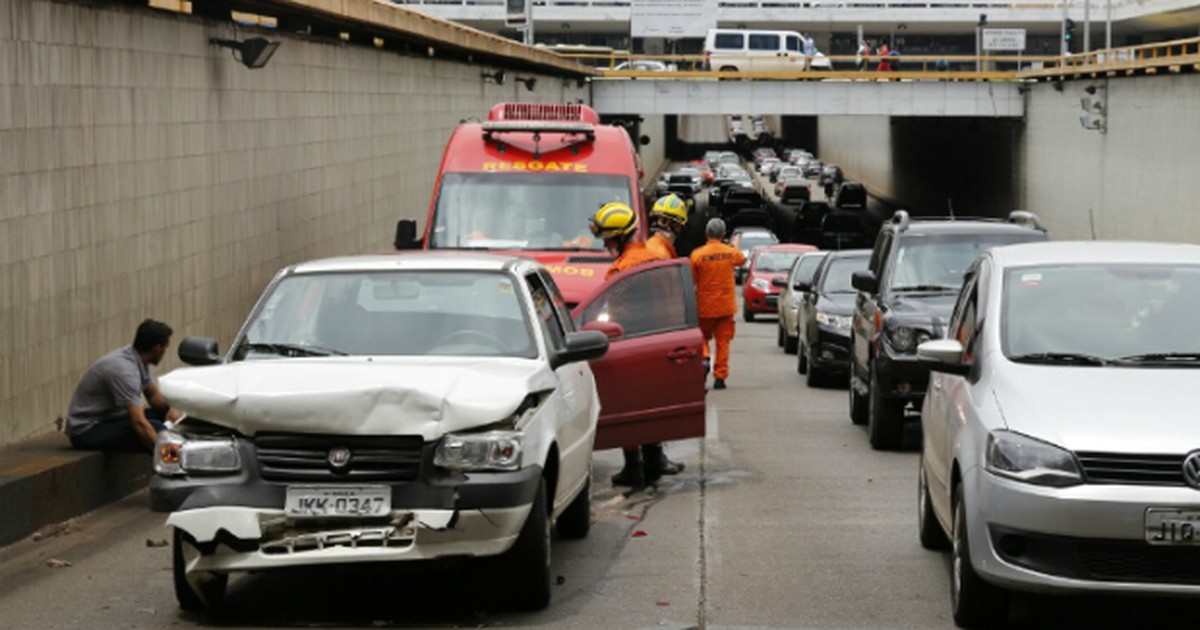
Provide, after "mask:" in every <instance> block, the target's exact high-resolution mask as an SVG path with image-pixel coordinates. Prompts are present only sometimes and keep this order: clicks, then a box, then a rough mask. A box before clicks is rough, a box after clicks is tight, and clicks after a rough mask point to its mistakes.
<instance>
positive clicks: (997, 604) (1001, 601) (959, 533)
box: [950, 484, 1008, 628]
mask: <svg viewBox="0 0 1200 630" xmlns="http://www.w3.org/2000/svg"><path fill="white" fill-rule="evenodd" d="M966 510H967V508H966V505H965V502H964V501H963V489H962V485H961V484H960V485H959V486H958V487H957V488H955V490H954V541H953V545H952V546H951V550H950V602H951V606H952V608H953V612H954V623H956V624H958V625H959V626H961V627H963V628H987V627H991V626H996V625H1000V624H1003V623H1004V621H1005V620H1006V618H1007V617H1008V593H1006V592H1005V591H1004V590H1003V589H1000V588H998V587H996V586H993V585H992V584H989V583H987V582H985V581H983V578H981V577H979V574H978V573H975V567H974V565H972V564H971V541H970V538H969V531H970V530H969V529H968V528H967V517H966Z"/></svg>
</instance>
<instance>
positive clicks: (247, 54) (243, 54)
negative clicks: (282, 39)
mask: <svg viewBox="0 0 1200 630" xmlns="http://www.w3.org/2000/svg"><path fill="white" fill-rule="evenodd" d="M208 43H210V44H212V45H214V46H221V47H222V48H228V49H230V50H232V51H233V53H234V54H233V58H234V59H237V60H238V61H240V62H242V65H244V66H246V67H247V68H250V69H251V70H257V69H258V68H261V67H263V66H265V65H267V62H268V61H270V60H271V55H274V54H275V49H277V48H279V42H273V41H269V40H267V39H264V38H262V37H251V38H250V39H244V40H242V41H240V42H239V41H237V40H236V39H221V38H219V37H212V38H209V40H208Z"/></svg>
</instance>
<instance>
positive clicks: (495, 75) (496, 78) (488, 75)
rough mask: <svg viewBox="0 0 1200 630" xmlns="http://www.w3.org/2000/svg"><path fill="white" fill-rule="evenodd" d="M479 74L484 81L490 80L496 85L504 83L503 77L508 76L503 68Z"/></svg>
mask: <svg viewBox="0 0 1200 630" xmlns="http://www.w3.org/2000/svg"><path fill="white" fill-rule="evenodd" d="M480 76H482V77H483V82H484V83H487V82H488V81H491V82H492V83H495V84H496V85H504V79H505V78H507V77H508V73H507V72H505V71H503V70H496V71H495V72H484V73H482V74H480Z"/></svg>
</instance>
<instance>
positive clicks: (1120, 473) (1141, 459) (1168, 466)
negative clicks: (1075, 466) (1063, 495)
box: [1075, 453, 1185, 486]
mask: <svg viewBox="0 0 1200 630" xmlns="http://www.w3.org/2000/svg"><path fill="white" fill-rule="evenodd" d="M1075 455H1076V456H1077V457H1078V458H1079V465H1080V466H1082V467H1083V476H1084V479H1086V480H1087V482H1088V483H1105V484H1115V483H1119V484H1133V485H1144V486H1182V485H1185V483H1184V480H1183V457H1184V456H1183V455H1136V454H1126V453H1076V454H1075Z"/></svg>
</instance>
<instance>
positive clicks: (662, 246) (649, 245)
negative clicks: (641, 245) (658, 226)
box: [646, 234, 675, 260]
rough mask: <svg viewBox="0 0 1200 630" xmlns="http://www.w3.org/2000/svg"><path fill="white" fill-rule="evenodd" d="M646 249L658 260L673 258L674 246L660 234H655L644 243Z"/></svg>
mask: <svg viewBox="0 0 1200 630" xmlns="http://www.w3.org/2000/svg"><path fill="white" fill-rule="evenodd" d="M646 249H648V250H650V251H652V252H654V253H655V255H657V256H658V258H659V260H670V259H672V258H675V246H674V245H672V244H671V241H668V240H667V239H666V237H664V236H663V235H662V234H655V235H654V236H651V237H650V240H648V241H646Z"/></svg>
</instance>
